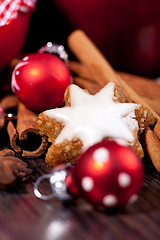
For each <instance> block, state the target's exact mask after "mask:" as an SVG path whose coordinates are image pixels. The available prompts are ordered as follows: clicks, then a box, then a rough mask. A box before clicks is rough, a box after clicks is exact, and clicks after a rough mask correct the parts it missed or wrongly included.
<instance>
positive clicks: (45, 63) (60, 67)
mask: <svg viewBox="0 0 160 240" xmlns="http://www.w3.org/2000/svg"><path fill="white" fill-rule="evenodd" d="M70 83H71V75H70V72H69V70H68V68H67V66H66V64H65V63H64V62H63V61H62V60H61V59H59V58H58V57H57V56H55V55H52V54H49V53H35V54H31V55H29V56H27V57H25V58H23V60H22V61H20V62H19V63H18V64H17V66H16V67H15V69H14V71H13V74H12V90H13V92H14V93H15V94H16V95H17V97H18V98H19V100H20V101H21V102H22V103H24V105H25V106H26V107H27V108H29V109H31V110H35V111H43V110H46V109H50V108H54V107H58V106H61V105H62V104H63V102H64V92H65V90H66V88H67V86H68V85H69V84H70Z"/></svg>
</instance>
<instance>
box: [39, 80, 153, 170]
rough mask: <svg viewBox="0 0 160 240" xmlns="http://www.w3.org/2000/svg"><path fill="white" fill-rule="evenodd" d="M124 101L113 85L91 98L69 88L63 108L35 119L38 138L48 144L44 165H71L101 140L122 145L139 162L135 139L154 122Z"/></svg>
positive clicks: (138, 151)
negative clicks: (46, 141)
mask: <svg viewBox="0 0 160 240" xmlns="http://www.w3.org/2000/svg"><path fill="white" fill-rule="evenodd" d="M127 101H128V99H127V98H126V96H125V95H124V94H123V90H121V89H120V88H119V87H118V86H116V84H115V83H113V82H109V83H108V84H107V85H106V86H105V87H104V88H103V89H101V90H100V91H99V92H98V93H97V94H95V95H91V94H89V93H88V92H87V91H85V90H83V89H81V88H80V87H78V86H76V85H74V84H71V85H70V86H69V87H68V88H67V90H66V92H65V107H63V108H56V109H51V110H47V111H44V112H42V113H40V114H39V116H38V117H37V121H36V123H37V127H38V128H39V129H40V134H45V135H46V136H47V137H48V140H49V141H50V142H51V143H52V144H51V146H50V148H49V149H48V152H47V154H46V159H45V160H46V162H47V164H48V165H49V166H55V165H58V164H61V163H67V162H71V163H75V162H76V161H77V158H78V156H79V155H80V154H81V153H82V152H84V151H85V150H86V149H87V148H88V147H90V146H92V145H93V144H95V143H97V142H99V141H103V140H104V139H112V140H117V141H123V142H125V143H126V144H128V145H129V146H131V147H132V148H133V149H134V150H135V152H136V153H137V154H138V155H139V157H140V158H143V155H144V154H143V149H142V146H141V144H140V142H139V135H140V134H141V133H142V131H143V130H144V129H145V128H146V127H147V126H149V125H150V124H154V121H155V120H154V117H153V115H152V113H151V112H150V111H149V110H148V109H146V108H144V107H142V106H141V105H138V104H134V103H129V102H127Z"/></svg>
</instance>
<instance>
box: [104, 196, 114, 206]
mask: <svg viewBox="0 0 160 240" xmlns="http://www.w3.org/2000/svg"><path fill="white" fill-rule="evenodd" d="M103 204H104V205H105V206H106V207H114V206H116V204H117V198H116V196H114V195H113V194H108V195H107V196H105V197H104V198H103Z"/></svg>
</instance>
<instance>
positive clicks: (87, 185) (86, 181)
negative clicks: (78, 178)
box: [81, 177, 94, 192]
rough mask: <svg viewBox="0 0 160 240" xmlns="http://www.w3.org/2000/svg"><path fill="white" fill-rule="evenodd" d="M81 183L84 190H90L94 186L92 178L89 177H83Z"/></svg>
mask: <svg viewBox="0 0 160 240" xmlns="http://www.w3.org/2000/svg"><path fill="white" fill-rule="evenodd" d="M81 185H82V187H83V189H84V190H85V191H86V192H90V191H91V190H92V189H93V186H94V182H93V179H92V178H91V177H84V178H83V179H82V182H81Z"/></svg>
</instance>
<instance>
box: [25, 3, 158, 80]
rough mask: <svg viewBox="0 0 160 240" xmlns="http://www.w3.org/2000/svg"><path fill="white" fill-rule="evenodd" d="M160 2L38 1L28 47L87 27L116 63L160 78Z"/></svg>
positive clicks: (120, 67)
mask: <svg viewBox="0 0 160 240" xmlns="http://www.w3.org/2000/svg"><path fill="white" fill-rule="evenodd" d="M159 12H160V0H154V1H153V0H98V1H97V0H85V1H82V0H45V1H44V0H38V3H37V7H36V11H35V12H34V13H33V15H32V19H31V25H30V30H29V34H28V37H27V40H26V44H25V47H24V51H26V52H31V51H36V50H37V49H38V48H40V47H41V46H42V45H44V44H46V42H48V41H52V42H57V43H62V44H64V45H65V44H66V38H67V36H68V34H69V33H70V32H71V31H73V30H74V29H77V28H80V29H83V30H84V31H85V32H86V33H87V34H88V36H89V37H90V38H91V39H92V40H93V41H94V42H95V44H96V45H97V46H98V47H99V48H100V50H101V51H102V52H103V54H104V55H105V56H106V58H107V59H108V60H109V61H110V63H111V64H112V66H113V67H114V68H115V69H117V70H121V71H125V72H130V73H133V74H139V75H142V76H147V77H158V76H160V14H159Z"/></svg>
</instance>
